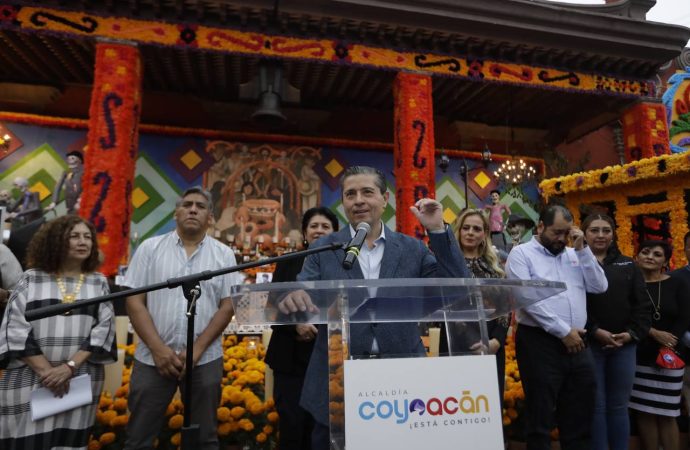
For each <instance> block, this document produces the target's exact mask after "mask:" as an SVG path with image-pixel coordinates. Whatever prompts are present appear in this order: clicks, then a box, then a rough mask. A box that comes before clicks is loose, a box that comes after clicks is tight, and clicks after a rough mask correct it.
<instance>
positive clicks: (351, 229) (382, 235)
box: [347, 221, 386, 242]
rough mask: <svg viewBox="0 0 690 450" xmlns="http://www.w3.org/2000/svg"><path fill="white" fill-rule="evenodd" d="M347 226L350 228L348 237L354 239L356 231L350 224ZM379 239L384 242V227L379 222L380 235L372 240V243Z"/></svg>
mask: <svg viewBox="0 0 690 450" xmlns="http://www.w3.org/2000/svg"><path fill="white" fill-rule="evenodd" d="M347 226H348V227H349V228H350V237H351V238H353V237H355V234H357V231H356V230H355V229H354V227H353V226H352V224H348V225H347ZM379 239H383V240H384V241H385V240H386V226H385V225H384V224H383V221H381V234H380V235H379V237H377V238H376V239H375V240H374V242H376V241H378V240H379Z"/></svg>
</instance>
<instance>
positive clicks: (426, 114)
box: [393, 72, 436, 239]
mask: <svg viewBox="0 0 690 450" xmlns="http://www.w3.org/2000/svg"><path fill="white" fill-rule="evenodd" d="M393 89H394V97H395V100H394V101H395V110H394V114H395V116H394V119H395V136H394V146H393V157H394V161H395V167H394V169H393V172H394V174H395V185H396V186H397V193H396V196H395V200H396V212H395V214H396V222H397V228H398V231H400V232H401V233H405V234H409V235H410V236H415V237H417V238H420V239H421V238H423V237H424V230H423V229H422V227H421V226H420V225H419V223H418V222H417V219H416V218H415V217H414V215H413V214H412V213H411V212H410V206H412V205H414V203H415V202H416V201H417V200H419V199H421V198H424V197H435V195H436V191H435V185H436V184H435V178H434V167H435V163H434V111H433V103H432V98H431V77H429V76H427V75H418V74H412V73H406V72H400V73H399V74H398V75H397V77H396V79H395V84H394V86H393Z"/></svg>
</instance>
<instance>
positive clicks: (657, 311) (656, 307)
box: [644, 280, 661, 321]
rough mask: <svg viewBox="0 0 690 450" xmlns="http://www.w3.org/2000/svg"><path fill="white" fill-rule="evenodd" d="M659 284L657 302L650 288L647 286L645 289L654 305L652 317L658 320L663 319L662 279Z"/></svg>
mask: <svg viewBox="0 0 690 450" xmlns="http://www.w3.org/2000/svg"><path fill="white" fill-rule="evenodd" d="M657 284H658V286H659V292H658V293H657V295H656V303H654V300H653V299H652V294H650V293H649V289H647V288H646V287H645V288H644V290H645V291H646V292H647V297H649V301H650V302H652V306H653V307H654V314H652V317H653V318H654V320H657V321H658V320H659V319H661V280H659V282H658V283H657Z"/></svg>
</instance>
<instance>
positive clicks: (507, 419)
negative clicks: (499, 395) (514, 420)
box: [503, 416, 511, 427]
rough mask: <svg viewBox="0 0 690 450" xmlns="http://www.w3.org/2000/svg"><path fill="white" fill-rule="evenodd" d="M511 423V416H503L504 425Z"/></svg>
mask: <svg viewBox="0 0 690 450" xmlns="http://www.w3.org/2000/svg"><path fill="white" fill-rule="evenodd" d="M510 423H511V420H510V417H508V416H503V426H504V427H507V426H508V425H510Z"/></svg>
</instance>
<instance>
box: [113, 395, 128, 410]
mask: <svg viewBox="0 0 690 450" xmlns="http://www.w3.org/2000/svg"><path fill="white" fill-rule="evenodd" d="M113 409H114V410H115V411H120V412H122V411H127V399H126V398H118V399H117V400H115V401H114V402H113Z"/></svg>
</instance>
